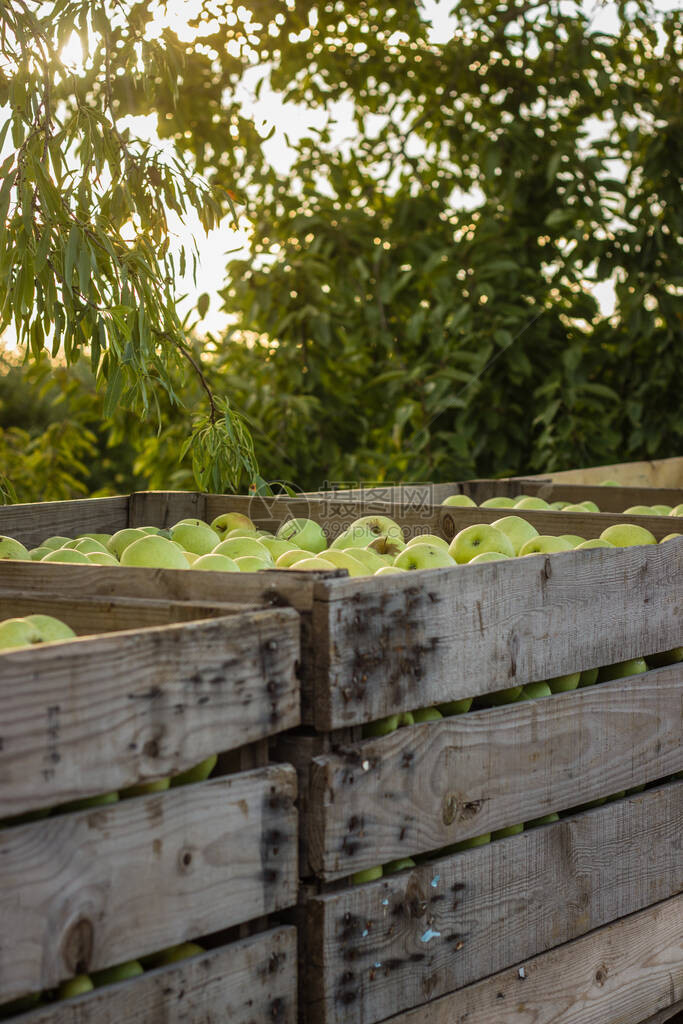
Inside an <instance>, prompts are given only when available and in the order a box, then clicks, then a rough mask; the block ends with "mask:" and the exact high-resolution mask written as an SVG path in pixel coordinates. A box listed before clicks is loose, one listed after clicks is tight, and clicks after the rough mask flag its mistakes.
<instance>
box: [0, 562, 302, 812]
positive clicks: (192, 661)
mask: <svg viewBox="0 0 683 1024" xmlns="http://www.w3.org/2000/svg"><path fill="white" fill-rule="evenodd" d="M207 575H214V574H212V573H207ZM298 659H299V621H298V616H297V615H296V613H295V612H293V611H292V610H290V609H278V610H272V611H261V610H258V611H248V612H241V613H239V614H236V615H231V616H228V617H227V618H220V619H205V620H199V621H196V622H189V623H185V624H181V625H172V626H162V627H155V628H150V629H141V630H133V631H126V632H120V633H111V634H105V635H101V636H98V637H86V638H82V639H77V640H70V641H67V642H65V643H60V644H49V645H45V646H44V647H43V646H38V647H34V648H26V649H23V650H22V649H17V650H15V651H6V652H3V653H1V654H0V705H1V706H2V721H1V724H0V817H7V816H11V815H13V814H21V813H23V812H24V811H28V810H33V809H35V808H39V807H50V806H53V805H55V804H59V803H62V802H64V801H67V800H72V799H75V798H77V797H81V796H88V795H94V794H96V793H105V792H110V791H112V790H116V789H119V788H121V787H123V786H128V785H131V784H133V783H135V782H138V781H147V780H149V779H153V778H160V777H163V776H166V775H172V774H177V773H178V772H179V771H183V770H184V769H186V768H188V767H191V766H192V765H193V764H196V763H197V762H198V761H201V760H203V758H205V757H207V756H208V755H209V754H212V753H217V752H218V751H223V750H229V749H231V748H234V747H239V746H242V745H243V744H245V743H250V742H252V741H255V740H258V739H261V738H263V737H264V736H269V735H272V734H273V733H276V732H279V731H281V730H284V729H287V728H291V727H292V726H295V725H297V724H298V723H299V721H300V710H299V686H298V680H297V678H296V665H297V661H298Z"/></svg>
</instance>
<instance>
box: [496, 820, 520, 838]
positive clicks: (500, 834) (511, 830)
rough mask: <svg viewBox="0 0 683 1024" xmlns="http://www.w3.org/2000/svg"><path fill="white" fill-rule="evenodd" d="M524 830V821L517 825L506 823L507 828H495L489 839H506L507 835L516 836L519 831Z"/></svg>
mask: <svg viewBox="0 0 683 1024" xmlns="http://www.w3.org/2000/svg"><path fill="white" fill-rule="evenodd" d="M523 831H524V822H520V824H519V825H508V826H507V828H499V829H496V831H495V832H492V833H491V839H492V840H495V839H507V837H508V836H518V835H519V833H520V832H523Z"/></svg>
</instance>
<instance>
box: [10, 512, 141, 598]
mask: <svg viewBox="0 0 683 1024" xmlns="http://www.w3.org/2000/svg"><path fill="white" fill-rule="evenodd" d="M126 526H128V495H119V496H118V497H115V498H82V499H78V500H76V501H41V502H35V503H33V504H26V505H3V506H0V534H2V535H3V536H5V537H14V539H15V540H18V541H21V543H22V544H24V545H25V546H26V547H29V548H34V547H37V546H38V545H39V544H40V542H41V541H43V540H46V539H47V538H48V537H52V536H60V537H75V536H76V535H77V534H79V533H115V532H116V531H117V530H123V529H124V528H125V527H126ZM0 579H1V577H0Z"/></svg>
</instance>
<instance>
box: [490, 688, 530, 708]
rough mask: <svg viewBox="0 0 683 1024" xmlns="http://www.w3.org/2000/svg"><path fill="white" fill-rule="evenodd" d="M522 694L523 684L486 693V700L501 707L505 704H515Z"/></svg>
mask: <svg viewBox="0 0 683 1024" xmlns="http://www.w3.org/2000/svg"><path fill="white" fill-rule="evenodd" d="M521 696H522V687H521V686H507V687H506V688H505V689H504V690H494V691H493V692H492V693H487V694H486V695H485V698H484V699H485V702H486V703H487V704H492V705H493V706H494V707H499V706H501V705H503V704H514V703H515V701H518V700H519V698H520V697H521Z"/></svg>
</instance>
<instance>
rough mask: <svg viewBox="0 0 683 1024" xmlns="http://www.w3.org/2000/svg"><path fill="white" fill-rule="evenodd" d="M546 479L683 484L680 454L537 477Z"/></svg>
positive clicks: (656, 485) (567, 470)
mask: <svg viewBox="0 0 683 1024" xmlns="http://www.w3.org/2000/svg"><path fill="white" fill-rule="evenodd" d="M548 478H550V479H551V480H558V481H562V482H566V483H576V484H594V483H595V484H599V483H600V481H601V480H618V481H619V482H620V483H622V484H626V485H628V486H633V487H683V456H681V455H677V456H674V458H671V459H651V460H647V461H645V462H617V463H613V464H612V465H610V466H591V467H589V468H585V469H564V470H560V471H559V472H556V473H542V474H540V476H539V479H548Z"/></svg>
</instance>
